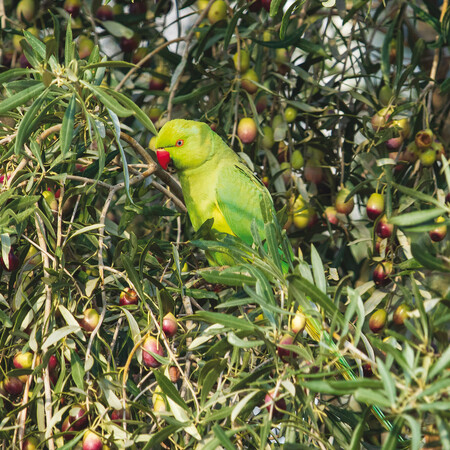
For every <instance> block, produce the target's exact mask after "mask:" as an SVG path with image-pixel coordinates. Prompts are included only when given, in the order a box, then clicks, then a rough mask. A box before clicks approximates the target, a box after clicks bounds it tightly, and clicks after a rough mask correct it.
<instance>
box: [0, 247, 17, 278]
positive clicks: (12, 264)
mask: <svg viewBox="0 0 450 450" xmlns="http://www.w3.org/2000/svg"><path fill="white" fill-rule="evenodd" d="M0 264H1V266H2V267H3V269H4V270H7V271H8V272H14V271H16V270H17V269H18V268H19V264H20V260H19V258H18V257H17V256H16V254H15V253H14V251H13V249H10V250H9V253H8V267H7V266H6V264H5V261H3V258H2V257H1V256H0Z"/></svg>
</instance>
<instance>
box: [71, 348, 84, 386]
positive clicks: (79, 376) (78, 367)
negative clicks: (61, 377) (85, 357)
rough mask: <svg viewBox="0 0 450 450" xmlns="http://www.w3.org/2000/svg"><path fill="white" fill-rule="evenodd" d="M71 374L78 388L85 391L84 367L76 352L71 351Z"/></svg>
mask: <svg viewBox="0 0 450 450" xmlns="http://www.w3.org/2000/svg"><path fill="white" fill-rule="evenodd" d="M70 374H71V376H72V379H73V381H74V382H75V384H76V386H77V388H78V389H81V390H84V375H85V371H84V366H83V364H82V363H81V359H80V357H79V356H78V355H77V353H76V352H75V351H74V350H71V351H70Z"/></svg>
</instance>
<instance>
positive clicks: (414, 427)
mask: <svg viewBox="0 0 450 450" xmlns="http://www.w3.org/2000/svg"><path fill="white" fill-rule="evenodd" d="M403 418H404V419H405V420H406V421H407V422H408V425H409V428H410V429H411V450H419V449H420V444H421V442H420V438H421V434H422V433H421V430H420V424H419V422H418V421H417V420H416V419H414V417H412V416H410V415H408V414H403Z"/></svg>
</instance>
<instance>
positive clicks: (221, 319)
mask: <svg viewBox="0 0 450 450" xmlns="http://www.w3.org/2000/svg"><path fill="white" fill-rule="evenodd" d="M191 318H194V319H199V320H204V321H205V322H209V323H220V324H222V325H224V326H226V327H228V328H232V329H235V330H242V331H254V330H255V329H256V326H255V325H254V324H253V323H251V322H248V321H247V320H244V319H239V318H238V317H234V316H230V315H229V314H222V313H216V312H212V311H197V312H196V313H195V315H194V316H192V317H191Z"/></svg>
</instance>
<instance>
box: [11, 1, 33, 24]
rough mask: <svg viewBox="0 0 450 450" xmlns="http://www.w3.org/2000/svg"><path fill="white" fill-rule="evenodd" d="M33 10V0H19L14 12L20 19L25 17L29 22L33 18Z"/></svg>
mask: <svg viewBox="0 0 450 450" xmlns="http://www.w3.org/2000/svg"><path fill="white" fill-rule="evenodd" d="M35 12H36V5H35V3H34V0H20V2H19V3H18V4H17V8H16V13H17V18H18V19H20V20H22V19H25V20H26V21H27V22H31V21H32V20H33V19H34V15H35Z"/></svg>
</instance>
